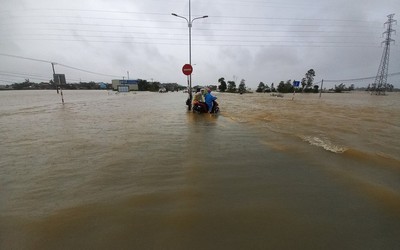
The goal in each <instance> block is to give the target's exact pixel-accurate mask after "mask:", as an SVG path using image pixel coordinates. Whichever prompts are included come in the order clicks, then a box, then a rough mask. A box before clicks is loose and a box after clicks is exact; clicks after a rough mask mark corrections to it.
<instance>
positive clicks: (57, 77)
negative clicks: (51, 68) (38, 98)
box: [53, 74, 67, 85]
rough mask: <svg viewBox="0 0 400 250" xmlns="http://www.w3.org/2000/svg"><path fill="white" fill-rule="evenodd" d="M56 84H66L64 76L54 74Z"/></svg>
mask: <svg viewBox="0 0 400 250" xmlns="http://www.w3.org/2000/svg"><path fill="white" fill-rule="evenodd" d="M53 80H54V83H55V84H57V85H61V84H66V83H67V82H66V81H65V75H64V74H53Z"/></svg>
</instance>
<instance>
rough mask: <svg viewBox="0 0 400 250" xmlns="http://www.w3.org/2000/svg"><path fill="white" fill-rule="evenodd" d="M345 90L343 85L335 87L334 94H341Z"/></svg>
mask: <svg viewBox="0 0 400 250" xmlns="http://www.w3.org/2000/svg"><path fill="white" fill-rule="evenodd" d="M345 89H346V85H345V84H344V83H341V84H339V86H336V85H335V92H336V93H341V92H342V91H344V90H345Z"/></svg>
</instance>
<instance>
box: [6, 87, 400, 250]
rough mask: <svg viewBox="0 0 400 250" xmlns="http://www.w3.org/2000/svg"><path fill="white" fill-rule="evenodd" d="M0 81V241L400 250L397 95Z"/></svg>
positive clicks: (42, 245) (12, 245) (27, 245)
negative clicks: (207, 102) (13, 85)
mask: <svg viewBox="0 0 400 250" xmlns="http://www.w3.org/2000/svg"><path fill="white" fill-rule="evenodd" d="M216 95H217V96H218V100H219V103H220V108H221V113H220V114H219V115H212V116H211V115H208V114H202V115H199V114H193V113H188V112H187V111H186V107H185V105H184V103H185V100H186V95H184V94H183V93H166V94H159V93H141V92H140V93H136V94H133V93H128V94H120V95H116V94H114V93H113V92H111V93H108V92H106V91H65V93H64V98H65V101H66V103H65V105H62V104H61V101H60V97H59V96H58V95H57V94H55V91H54V92H53V91H10V92H0V124H1V126H0V139H1V142H2V143H1V144H0V151H1V152H2V157H1V158H0V183H1V189H0V221H1V223H0V248H1V249H249V248H251V249H299V248H300V249H398V248H399V247H400V242H399V241H398V235H400V214H399V211H400V164H399V161H400V156H399V154H398V152H400V138H399V135H400V120H399V119H400V109H399V106H400V105H399V104H400V103H399V102H400V98H399V95H398V94H391V95H389V96H386V97H377V96H370V95H368V94H365V93H352V94H341V95H340V94H331V95H323V97H322V98H321V99H319V98H318V96H317V95H296V97H295V99H294V100H291V98H292V96H285V97H284V98H277V97H272V96H269V95H267V94H256V93H255V94H251V95H250V94H249V95H234V94H224V93H216Z"/></svg>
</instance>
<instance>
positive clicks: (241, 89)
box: [239, 79, 246, 94]
mask: <svg viewBox="0 0 400 250" xmlns="http://www.w3.org/2000/svg"><path fill="white" fill-rule="evenodd" d="M239 93H241V94H242V93H246V81H245V80H244V79H242V80H241V81H240V84H239Z"/></svg>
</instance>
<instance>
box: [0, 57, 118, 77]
mask: <svg viewBox="0 0 400 250" xmlns="http://www.w3.org/2000/svg"><path fill="white" fill-rule="evenodd" d="M0 56H6V57H12V58H18V59H24V60H30V61H36V62H44V63H53V64H57V65H60V66H62V67H65V68H70V69H74V70H78V71H82V72H86V73H90V74H95V75H101V76H109V77H121V76H116V75H108V74H103V73H98V72H94V71H89V70H85V69H80V68H76V67H72V66H68V65H65V64H62V63H56V62H51V61H47V60H42V59H35V58H31V57H24V56H18V55H10V54H5V53H0Z"/></svg>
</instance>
